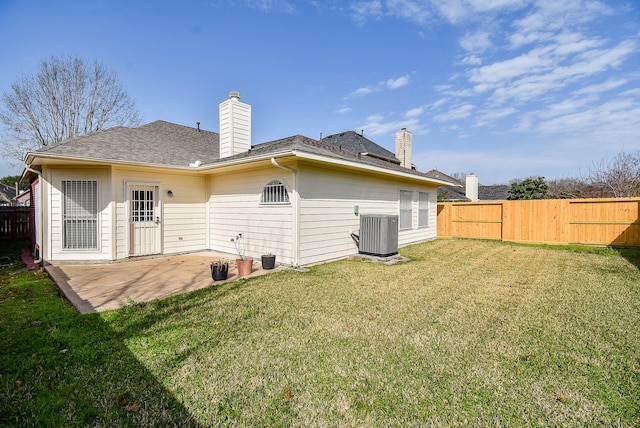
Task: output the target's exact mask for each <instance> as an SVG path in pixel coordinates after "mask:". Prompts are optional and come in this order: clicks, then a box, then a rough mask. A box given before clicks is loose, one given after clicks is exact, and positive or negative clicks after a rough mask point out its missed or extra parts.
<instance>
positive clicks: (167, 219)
mask: <svg viewBox="0 0 640 428" xmlns="http://www.w3.org/2000/svg"><path fill="white" fill-rule="evenodd" d="M113 183H114V184H113V186H114V189H115V198H116V200H117V204H116V212H115V215H116V223H115V224H116V231H117V232H116V235H115V240H116V245H115V246H116V258H117V259H122V258H125V257H127V245H130V244H128V243H127V233H130V232H127V228H128V227H129V223H128V219H129V218H128V216H129V215H130V214H132V215H134V216H135V215H136V214H137V215H138V216H139V218H144V217H145V216H146V217H147V218H148V217H149V215H153V214H152V213H151V210H150V207H147V206H142V205H139V206H138V212H137V213H136V212H131V210H132V209H133V210H135V207H130V206H128V204H127V199H128V198H130V195H127V183H154V185H157V186H158V195H157V198H158V203H157V205H158V210H157V211H158V212H157V213H156V217H159V220H160V224H159V227H160V228H161V241H162V245H161V252H162V254H176V253H183V252H193V251H204V250H206V249H207V243H206V237H207V236H206V230H207V221H206V218H207V216H206V190H205V189H206V179H205V177H199V176H194V175H186V174H185V175H182V174H171V173H166V172H165V173H162V172H157V171H148V170H142V169H140V170H138V169H133V168H131V169H129V168H114V169H113ZM169 191H171V196H169V194H168V192H169ZM127 208H129V210H130V211H129V212H128V211H127ZM134 218H135V217H134Z"/></svg>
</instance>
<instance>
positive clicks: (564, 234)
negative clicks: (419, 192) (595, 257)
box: [438, 198, 640, 247]
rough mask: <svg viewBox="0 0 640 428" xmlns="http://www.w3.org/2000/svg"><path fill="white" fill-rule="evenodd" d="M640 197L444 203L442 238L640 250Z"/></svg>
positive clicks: (441, 208) (440, 205)
mask: <svg viewBox="0 0 640 428" xmlns="http://www.w3.org/2000/svg"><path fill="white" fill-rule="evenodd" d="M639 214H640V198H615V199H541V200H532V201H483V202H438V237H445V238H446V237H451V238H479V239H499V240H502V241H514V242H534V243H558V244H588V245H611V246H620V247H640V219H639Z"/></svg>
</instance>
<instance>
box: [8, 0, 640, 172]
mask: <svg viewBox="0 0 640 428" xmlns="http://www.w3.org/2000/svg"><path fill="white" fill-rule="evenodd" d="M0 40H1V41H2V42H1V45H2V48H1V49H0V53H1V55H0V58H2V66H1V67H0V89H1V90H8V89H9V87H10V85H11V84H12V83H13V82H14V81H16V79H17V78H18V77H19V76H21V75H22V74H23V73H35V71H36V70H37V67H38V64H39V62H40V61H41V60H42V59H43V58H46V57H49V56H51V55H66V54H74V55H75V54H77V55H80V56H82V57H83V58H85V59H88V60H94V59H97V60H99V61H101V62H103V63H104V64H105V65H106V66H108V67H109V68H112V69H114V70H115V71H116V72H117V73H118V76H119V78H120V80H121V81H122V83H123V84H124V86H125V87H126V89H127V91H128V92H129V94H130V95H131V96H132V98H133V99H134V100H135V102H136V105H137V107H138V109H139V110H140V113H141V114H142V116H143V118H144V122H151V121H154V120H158V119H162V120H166V121H169V122H174V123H179V124H183V125H189V126H195V124H196V122H201V126H202V127H203V128H204V129H208V130H213V131H217V130H218V104H219V103H220V102H221V101H223V100H225V99H226V98H227V96H228V93H229V91H231V90H234V91H240V93H241V94H242V100H243V101H244V102H247V103H249V104H251V106H252V114H253V143H254V144H257V143H261V142H265V141H269V140H273V139H278V138H283V137H286V136H290V135H295V134H303V135H306V136H309V137H312V138H318V137H319V136H320V134H321V133H322V135H329V134H333V133H337V132H341V131H344V130H355V131H358V132H360V130H364V133H365V136H367V137H368V138H370V139H371V140H373V141H375V142H377V143H378V144H380V145H382V146H384V147H386V148H387V149H389V150H391V151H393V150H394V149H395V147H394V135H395V131H397V130H399V129H400V128H403V127H406V128H407V129H408V130H410V131H412V133H413V145H414V147H413V161H414V163H415V164H416V165H417V167H418V169H419V170H421V171H428V170H430V169H433V168H437V169H439V170H440V171H443V172H445V173H455V172H475V173H476V174H477V175H478V176H479V178H480V182H481V183H483V184H498V183H508V182H509V181H510V180H511V179H514V178H525V177H528V176H538V175H542V176H545V177H546V178H547V179H554V178H562V177H570V176H571V177H573V176H581V175H582V176H583V175H585V174H586V173H587V172H588V170H589V168H590V167H592V166H593V164H594V162H599V161H600V160H602V159H606V158H612V157H613V156H615V154H616V153H618V152H620V151H623V150H624V151H628V152H629V151H636V150H640V4H638V2H637V1H636V0H629V1H625V0H621V1H593V0H562V1H559V0H446V1H445V0H443V1H436V0H359V1H357V0H354V1H350V0H344V1H336V0H295V1H294V0H253V1H252V0H244V1H243V0H237V1H232V0H203V1H200V0H191V1H161V0H160V1H159V0H154V1H136V0H113V1H97V0H82V1H68V0H56V1H44V0H42V1H39V0H32V1H17V0H16V1H12V0H0ZM20 172H21V168H20V167H19V166H13V167H12V166H9V164H8V162H7V161H6V160H2V161H0V176H4V175H7V174H14V173H15V174H18V173H20Z"/></svg>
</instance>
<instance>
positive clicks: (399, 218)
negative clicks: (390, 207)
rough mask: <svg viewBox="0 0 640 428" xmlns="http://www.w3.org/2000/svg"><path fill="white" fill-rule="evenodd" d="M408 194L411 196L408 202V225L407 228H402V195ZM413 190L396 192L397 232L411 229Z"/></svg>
mask: <svg viewBox="0 0 640 428" xmlns="http://www.w3.org/2000/svg"><path fill="white" fill-rule="evenodd" d="M403 193H408V194H410V195H411V201H410V220H409V222H410V224H409V225H408V226H403V224H402V194H403ZM413 196H414V195H413V190H405V189H401V190H400V191H399V192H398V229H399V230H411V229H413Z"/></svg>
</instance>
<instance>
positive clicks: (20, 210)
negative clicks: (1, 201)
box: [0, 207, 31, 239]
mask: <svg viewBox="0 0 640 428" xmlns="http://www.w3.org/2000/svg"><path fill="white" fill-rule="evenodd" d="M30 216H31V209H30V208H29V207H0V239H21V238H29V237H31V221H30Z"/></svg>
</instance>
